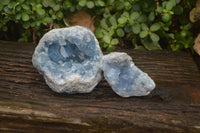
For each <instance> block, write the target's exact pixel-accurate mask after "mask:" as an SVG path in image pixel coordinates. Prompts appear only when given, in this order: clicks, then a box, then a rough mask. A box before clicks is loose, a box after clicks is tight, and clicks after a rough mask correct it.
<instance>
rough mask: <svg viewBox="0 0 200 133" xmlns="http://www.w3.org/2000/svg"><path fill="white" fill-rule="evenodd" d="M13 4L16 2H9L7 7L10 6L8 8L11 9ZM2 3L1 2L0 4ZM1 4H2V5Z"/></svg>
mask: <svg viewBox="0 0 200 133" xmlns="http://www.w3.org/2000/svg"><path fill="white" fill-rule="evenodd" d="M15 4H16V2H13V1H12V2H10V3H9V4H8V8H10V9H12V8H13V7H14V6H15ZM1 5H2V4H1ZM2 6H3V5H2Z"/></svg>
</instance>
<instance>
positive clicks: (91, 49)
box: [32, 26, 103, 93]
mask: <svg viewBox="0 0 200 133" xmlns="http://www.w3.org/2000/svg"><path fill="white" fill-rule="evenodd" d="M102 57H103V54H102V52H101V50H100V47H99V43H98V41H97V39H96V38H95V36H94V34H93V33H92V32H91V31H90V30H89V29H87V28H85V27H81V26H74V27H69V28H62V29H54V30H51V31H49V32H48V33H46V34H45V35H44V36H43V37H42V39H41V40H40V42H39V44H38V46H37V47H36V49H35V52H34V54H33V58H32V62H33V66H34V67H36V68H37V69H38V71H39V72H40V73H41V74H42V75H43V76H44V79H45V81H46V83H47V84H48V85H49V87H50V88H52V89H53V90H54V91H56V92H67V93H77V92H78V93H87V92H90V91H92V90H93V89H94V87H95V86H96V85H97V84H98V82H99V81H100V80H101V78H102V75H101V68H100V66H101V64H102Z"/></svg>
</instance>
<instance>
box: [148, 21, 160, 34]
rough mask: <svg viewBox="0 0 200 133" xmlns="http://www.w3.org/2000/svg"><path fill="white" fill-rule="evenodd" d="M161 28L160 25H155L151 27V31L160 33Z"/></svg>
mask: <svg viewBox="0 0 200 133" xmlns="http://www.w3.org/2000/svg"><path fill="white" fill-rule="evenodd" d="M160 27H161V25H160V23H154V24H153V25H151V27H150V31H153V32H155V31H158V30H159V29H160Z"/></svg>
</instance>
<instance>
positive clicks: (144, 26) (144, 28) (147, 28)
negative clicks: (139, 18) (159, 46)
mask: <svg viewBox="0 0 200 133" xmlns="http://www.w3.org/2000/svg"><path fill="white" fill-rule="evenodd" d="M141 27H142V30H149V27H148V26H147V25H146V24H145V23H142V24H141Z"/></svg>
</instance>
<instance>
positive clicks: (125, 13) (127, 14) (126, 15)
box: [121, 11, 129, 18]
mask: <svg viewBox="0 0 200 133" xmlns="http://www.w3.org/2000/svg"><path fill="white" fill-rule="evenodd" d="M121 17H127V18H128V17H129V13H128V12H126V11H125V12H123V13H122V15H121Z"/></svg>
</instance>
